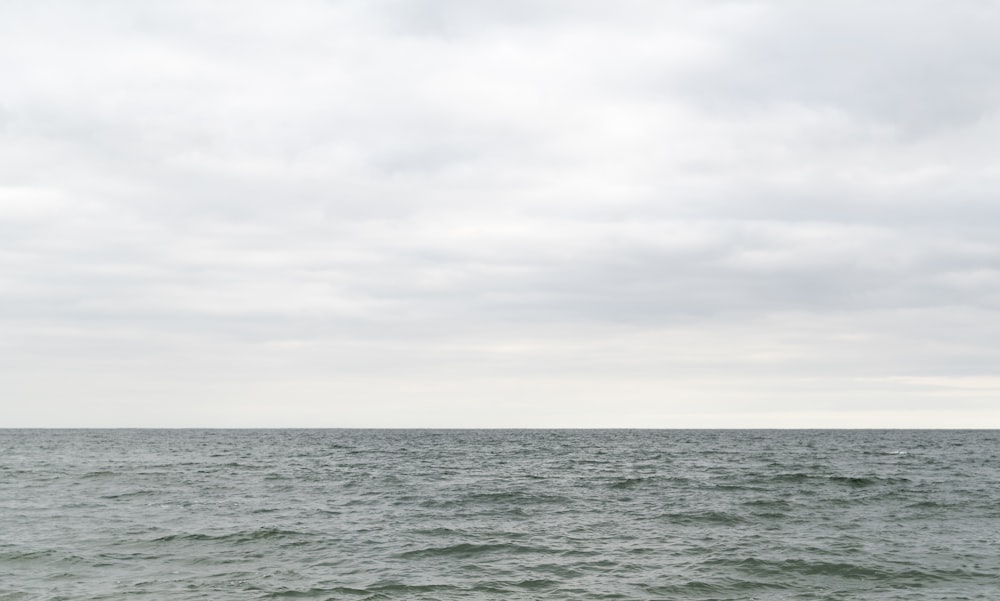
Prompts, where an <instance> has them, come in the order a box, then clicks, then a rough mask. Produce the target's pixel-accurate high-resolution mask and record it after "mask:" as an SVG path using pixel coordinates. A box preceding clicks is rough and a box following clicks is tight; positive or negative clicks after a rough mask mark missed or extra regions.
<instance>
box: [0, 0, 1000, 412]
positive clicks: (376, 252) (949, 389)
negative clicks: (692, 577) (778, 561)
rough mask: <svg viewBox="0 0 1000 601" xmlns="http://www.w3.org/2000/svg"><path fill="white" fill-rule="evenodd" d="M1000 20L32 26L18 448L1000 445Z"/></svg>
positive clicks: (18, 191)
mask: <svg viewBox="0 0 1000 601" xmlns="http://www.w3.org/2000/svg"><path fill="white" fill-rule="evenodd" d="M998 28H1000V10H998V9H997V8H996V7H995V6H992V5H991V4H990V3H981V2H961V3H955V4H952V5H948V6H943V5H941V4H940V3H934V4H929V3H920V2H917V3H910V4H908V5H907V6H906V10H903V9H901V8H900V7H896V6H893V7H890V6H872V5H871V4H870V3H861V2H857V3H854V2H815V3H809V4H807V5H806V4H803V5H797V4H796V5H792V4H788V3H770V2H761V3H755V2H723V1H718V2H670V3H662V2H629V3H626V4H624V5H623V4H609V3H596V2H594V3H591V2H547V3H541V4H539V3H537V2H518V1H514V2H504V3H485V2H482V3H477V2H449V1H427V2H419V1H418V2H413V1H407V2H400V1H388V0H386V1H379V2H371V1H365V2H360V1H338V2H319V1H308V0H303V1H301V2H293V3H287V4H285V5H282V6H280V7H279V6H277V5H275V4H274V3H267V2H238V3H237V2H218V3H212V4H210V5H206V4H205V3H198V2H183V1H181V2H170V3H166V2H163V3H144V4H135V3H126V2H102V3H97V4H94V5H88V6H83V5H79V4H76V3H70V2H33V3H8V4H7V5H5V6H4V7H2V8H0V72H3V73H4V77H3V78H2V79H0V164H2V165H4V167H3V168H2V169H0V333H2V336H0V353H2V355H0V357H2V364H0V383H2V384H3V387H4V388H5V389H6V390H7V391H8V393H5V395H4V396H5V400H4V401H2V402H3V403H4V405H5V411H4V413H5V414H6V415H7V417H6V419H7V420H8V423H9V425H14V426H16V425H142V426H145V425H235V426H243V425H264V426H266V425H277V426H286V425H306V426H308V425H318V426H380V425H387V426H660V427H671V426H712V425H719V426H731V425H748V426H749V425H752V426H766V425H776V426H786V425H800V426H803V425H808V426H824V425H830V426H841V425H847V426H851V425H854V426H872V425H882V426H939V425H954V426H968V425H981V426H992V427H998V426H1000V414H998V413H997V412H996V410H995V407H996V397H997V392H998V391H1000V387H998V384H1000V373H998V372H997V368H996V366H997V365H1000V361H998V360H1000V345H998V344H997V342H996V341H997V340H1000V336H998V334H1000V331H998V330H1000V321H998V308H1000V271H998V269H1000V243H998V242H997V240H1000V227H998V223H1000V203H998V202H997V200H996V193H997V191H998V190H1000V185H998V184H1000V168H998V167H997V166H996V165H997V163H996V161H995V156H997V151H998V150H1000V149H998V148H997V146H998V145H1000V142H997V141H998V140H1000V113H998V111H997V107H998V102H1000V83H998V82H1000V80H997V78H995V77H992V76H991V75H992V74H993V73H995V71H996V69H997V66H998V65H1000V44H998V43H997V42H996V41H995V38H996V36H995V32H996V31H997V29H998Z"/></svg>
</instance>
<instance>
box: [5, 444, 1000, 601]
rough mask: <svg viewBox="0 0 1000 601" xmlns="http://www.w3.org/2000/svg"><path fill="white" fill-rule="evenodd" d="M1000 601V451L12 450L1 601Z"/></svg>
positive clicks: (693, 447)
mask: <svg viewBox="0 0 1000 601" xmlns="http://www.w3.org/2000/svg"><path fill="white" fill-rule="evenodd" d="M100 599H115V600H133V599H135V600H143V601H161V600H162V601H167V600H170V601H175V600H176V601H187V600H195V599H205V600H219V601H224V600H248V599H289V600H291V599H324V600H326V599H336V600H340V599H353V600H376V599H420V600H442V601H443V600H451V599H511V600H513V599H544V600H562V599H580V600H584V599H588V600H590V599H592V600H607V599H620V600H629V599H663V600H702V601H708V600H737V599H739V600H762V601H763V600H768V601H770V600H778V599H781V600H786V599H801V600H807V599H808V600H813V599H815V600H834V599H844V600H894V601H895V600H899V601H902V600H907V601H916V600H935V601H937V600H962V599H982V600H990V601H995V600H996V599H1000V431H996V430H989V431H988V430H983V431H971V430H966V431H941V430H926V431H913V430H145V429H137V430H129V429H123V430H0V600H2V601H15V600H30V601H45V600H48V601H57V600H59V601H76V600H88V601H90V600H100Z"/></svg>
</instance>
